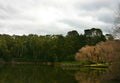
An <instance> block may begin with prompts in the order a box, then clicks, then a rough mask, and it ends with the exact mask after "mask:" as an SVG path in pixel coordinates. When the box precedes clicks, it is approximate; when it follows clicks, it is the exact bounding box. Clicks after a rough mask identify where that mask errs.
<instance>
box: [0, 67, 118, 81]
mask: <svg viewBox="0 0 120 83" xmlns="http://www.w3.org/2000/svg"><path fill="white" fill-rule="evenodd" d="M105 74H106V69H91V68H61V67H54V66H44V65H42V66H41V65H0V83H120V82H119V81H108V80H105V79H104V77H106V75H105Z"/></svg>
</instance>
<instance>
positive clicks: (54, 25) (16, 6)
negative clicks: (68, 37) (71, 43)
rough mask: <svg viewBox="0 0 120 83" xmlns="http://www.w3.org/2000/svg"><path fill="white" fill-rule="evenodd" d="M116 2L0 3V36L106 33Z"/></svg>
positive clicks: (45, 0)
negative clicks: (99, 30) (86, 32)
mask: <svg viewBox="0 0 120 83" xmlns="http://www.w3.org/2000/svg"><path fill="white" fill-rule="evenodd" d="M119 2H120V0H0V34H3V33H5V34H11V35H12V34H17V35H22V34H31V33H32V34H39V35H40V34H66V33H67V32H68V31H70V30H77V31H78V32H79V33H83V32H84V29H88V28H93V27H97V28H100V29H102V30H103V32H104V33H107V32H109V29H110V27H111V24H112V23H113V11H114V10H115V9H116V7H117V5H118V3H119Z"/></svg>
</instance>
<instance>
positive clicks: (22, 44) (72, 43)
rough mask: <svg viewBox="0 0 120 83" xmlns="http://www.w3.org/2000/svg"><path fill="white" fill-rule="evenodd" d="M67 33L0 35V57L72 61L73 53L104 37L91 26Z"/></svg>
mask: <svg viewBox="0 0 120 83" xmlns="http://www.w3.org/2000/svg"><path fill="white" fill-rule="evenodd" d="M84 32H85V33H84V34H79V33H78V32H77V31H76V30H73V31H69V32H68V33H67V35H65V36H63V35H44V36H42V35H36V34H29V35H22V36H19V35H12V36H10V35H7V34H1V35H0V58H1V59H3V60H4V61H12V60H17V61H39V62H60V61H73V60H74V54H75V53H76V52H77V51H78V49H80V48H82V47H83V46H85V45H96V43H98V42H100V41H105V40H106V38H105V36H104V35H103V33H102V31H101V30H100V29H96V28H92V29H87V30H85V31H84Z"/></svg>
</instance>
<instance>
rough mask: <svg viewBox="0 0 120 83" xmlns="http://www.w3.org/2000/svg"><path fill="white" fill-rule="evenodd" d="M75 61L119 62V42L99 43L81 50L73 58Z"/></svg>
mask: <svg viewBox="0 0 120 83" xmlns="http://www.w3.org/2000/svg"><path fill="white" fill-rule="evenodd" d="M75 59H76V60H77V61H83V60H84V61H92V62H96V63H101V62H105V63H106V62H107V63H112V62H114V61H119V60H120V40H113V41H106V42H100V43H98V44H97V45H95V46H85V47H83V48H81V49H80V50H79V51H78V52H77V53H76V56H75Z"/></svg>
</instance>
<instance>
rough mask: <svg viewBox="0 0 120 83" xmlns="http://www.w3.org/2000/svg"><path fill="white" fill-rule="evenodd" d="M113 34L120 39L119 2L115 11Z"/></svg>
mask: <svg viewBox="0 0 120 83" xmlns="http://www.w3.org/2000/svg"><path fill="white" fill-rule="evenodd" d="M113 35H114V36H115V38H117V39H120V4H118V8H117V9H116V11H115V20H114V27H113Z"/></svg>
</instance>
